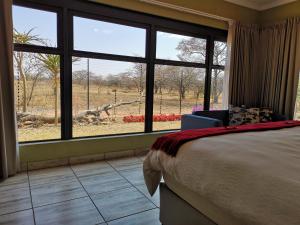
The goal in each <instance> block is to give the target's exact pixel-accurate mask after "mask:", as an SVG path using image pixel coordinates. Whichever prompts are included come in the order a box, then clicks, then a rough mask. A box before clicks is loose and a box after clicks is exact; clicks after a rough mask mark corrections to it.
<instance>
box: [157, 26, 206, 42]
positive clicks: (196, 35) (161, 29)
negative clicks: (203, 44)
mask: <svg viewBox="0 0 300 225" xmlns="http://www.w3.org/2000/svg"><path fill="white" fill-rule="evenodd" d="M156 31H157V32H165V33H172V34H177V35H182V36H187V37H193V38H199V39H205V40H206V39H207V37H208V35H204V34H201V33H199V32H195V33H193V32H189V31H186V30H177V29H176V30H175V29H172V28H168V27H163V26H157V27H156Z"/></svg>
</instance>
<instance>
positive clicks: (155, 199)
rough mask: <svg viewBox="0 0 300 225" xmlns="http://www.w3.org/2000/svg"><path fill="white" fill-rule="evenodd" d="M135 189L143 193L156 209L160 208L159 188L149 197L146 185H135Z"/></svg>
mask: <svg viewBox="0 0 300 225" xmlns="http://www.w3.org/2000/svg"><path fill="white" fill-rule="evenodd" d="M135 187H136V188H137V189H139V190H140V191H141V192H143V193H144V195H146V196H147V198H148V199H149V200H150V201H152V202H153V203H154V204H155V205H156V206H157V207H159V206H160V197H159V187H158V188H157V190H156V192H155V193H154V195H153V196H151V195H150V194H149V192H148V189H147V187H146V185H137V186H135Z"/></svg>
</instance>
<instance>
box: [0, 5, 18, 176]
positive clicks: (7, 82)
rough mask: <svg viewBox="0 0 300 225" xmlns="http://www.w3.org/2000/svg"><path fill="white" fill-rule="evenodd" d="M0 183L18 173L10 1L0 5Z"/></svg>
mask: <svg viewBox="0 0 300 225" xmlns="http://www.w3.org/2000/svg"><path fill="white" fill-rule="evenodd" d="M0 12H1V13H0V43H1V45H0V166H1V167H0V179H5V178H7V177H8V176H11V175H13V174H15V173H16V171H17V145H16V119H15V110H14V75H13V43H12V41H13V27H12V0H5V1H4V0H1V1H0Z"/></svg>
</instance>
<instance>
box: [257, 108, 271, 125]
mask: <svg viewBox="0 0 300 225" xmlns="http://www.w3.org/2000/svg"><path fill="white" fill-rule="evenodd" d="M272 121H273V110H272V109H270V108H261V109H260V111H259V122H261V123H267V122H272Z"/></svg>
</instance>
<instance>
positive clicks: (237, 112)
mask: <svg viewBox="0 0 300 225" xmlns="http://www.w3.org/2000/svg"><path fill="white" fill-rule="evenodd" d="M246 113H247V109H246V108H245V106H242V107H233V106H229V126H238V125H243V124H244V123H245V118H246Z"/></svg>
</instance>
